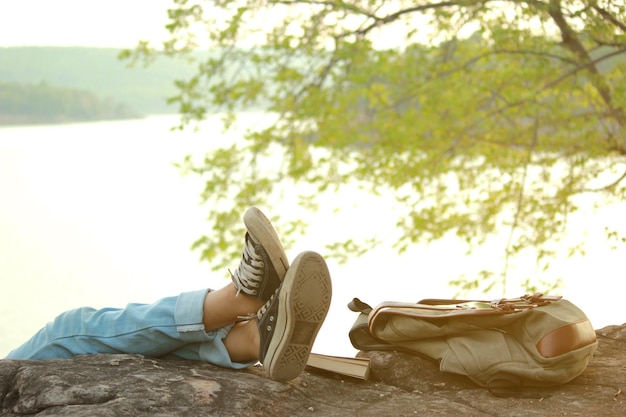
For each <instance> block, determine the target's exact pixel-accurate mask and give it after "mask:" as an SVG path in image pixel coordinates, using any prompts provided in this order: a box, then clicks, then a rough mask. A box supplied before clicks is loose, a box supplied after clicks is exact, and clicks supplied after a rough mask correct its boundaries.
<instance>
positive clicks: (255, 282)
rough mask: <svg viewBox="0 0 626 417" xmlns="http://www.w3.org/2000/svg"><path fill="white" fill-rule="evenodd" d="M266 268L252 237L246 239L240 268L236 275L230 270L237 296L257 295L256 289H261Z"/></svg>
mask: <svg viewBox="0 0 626 417" xmlns="http://www.w3.org/2000/svg"><path fill="white" fill-rule="evenodd" d="M264 266H265V263H264V262H263V257H262V256H261V255H260V254H258V253H257V252H256V250H255V248H254V242H253V241H252V239H251V238H250V237H246V243H245V245H244V247H243V256H242V259H241V262H240V263H239V266H238V267H237V269H236V270H235V273H232V272H231V271H230V269H229V270H228V272H229V273H230V276H231V278H232V280H233V282H234V283H235V287H236V288H237V295H239V293H240V292H242V291H243V292H244V293H246V294H248V295H256V294H257V290H256V289H257V288H259V286H260V284H261V281H262V280H263V273H264Z"/></svg>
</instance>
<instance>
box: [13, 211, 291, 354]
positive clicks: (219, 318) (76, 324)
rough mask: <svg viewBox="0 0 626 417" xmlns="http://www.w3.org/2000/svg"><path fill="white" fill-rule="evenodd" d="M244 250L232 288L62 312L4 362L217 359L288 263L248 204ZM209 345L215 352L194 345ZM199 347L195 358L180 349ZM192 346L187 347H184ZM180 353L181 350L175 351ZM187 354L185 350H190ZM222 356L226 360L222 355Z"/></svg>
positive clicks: (273, 236) (259, 215)
mask: <svg viewBox="0 0 626 417" xmlns="http://www.w3.org/2000/svg"><path fill="white" fill-rule="evenodd" d="M244 223H245V225H246V229H247V232H246V236H245V245H244V249H243V254H242V258H241V262H240V264H239V266H238V267H237V269H235V270H234V272H233V273H232V280H233V283H232V284H228V285H226V286H225V287H224V288H222V289H220V290H217V291H208V290H202V291H195V292H191V293H184V294H181V295H180V296H178V297H168V298H164V299H162V300H159V301H157V302H156V303H154V304H149V305H148V304H129V305H128V306H127V307H126V308H123V309H120V308H106V309H101V310H95V309H93V308H89V307H84V308H79V309H75V310H71V311H68V312H65V313H63V314H61V315H60V316H58V317H57V318H56V319H55V320H54V321H53V322H51V323H49V324H48V325H46V326H45V327H44V328H43V329H41V330H40V331H39V332H38V333H37V334H35V335H34V336H33V337H32V338H31V339H30V340H29V341H27V342H26V343H24V344H23V345H22V346H20V347H18V348H17V349H15V350H14V351H12V352H10V353H9V355H8V356H7V358H13V359H49V358H69V357H72V356H74V355H80V354H94V353H138V354H143V355H147V356H162V355H165V354H168V353H170V352H173V351H179V354H180V355H181V356H185V357H190V358H196V359H202V360H207V361H209V362H212V361H213V360H214V356H215V355H214V352H215V351H218V352H219V355H218V356H219V357H218V359H216V360H215V362H216V363H218V364H226V366H228V365H229V360H225V359H224V352H225V349H223V348H222V347H223V346H221V339H223V338H224V337H226V335H227V334H228V331H229V330H230V328H231V327H232V325H233V323H234V322H235V321H236V319H237V316H239V315H249V314H255V313H256V312H257V310H258V309H259V307H260V306H261V305H262V304H263V303H264V302H266V301H267V299H269V298H270V296H271V295H272V294H273V293H274V292H275V291H276V289H277V288H278V287H279V285H280V283H281V282H282V279H283V277H284V275H285V272H286V270H287V268H288V267H289V263H288V261H287V257H286V255H285V252H284V249H283V247H282V244H281V243H280V240H279V239H278V236H277V234H276V232H275V231H274V229H273V227H272V225H271V223H270V222H269V220H267V218H266V217H265V216H264V215H263V213H261V211H260V210H258V209H257V208H255V207H253V208H251V209H249V210H248V211H247V212H246V213H245V215H244ZM214 342H215V343H217V345H218V347H217V348H213V347H207V346H206V345H205V346H201V345H202V344H211V343H214ZM195 344H199V346H200V348H199V349H197V350H198V352H199V353H201V354H200V355H195V356H194V354H193V352H194V349H192V348H190V349H188V350H187V351H184V349H183V348H184V347H185V346H186V345H195ZM192 347H193V346H192ZM181 349H183V350H181ZM190 352H191V353H190ZM226 356H228V355H226Z"/></svg>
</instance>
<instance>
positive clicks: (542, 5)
mask: <svg viewBox="0 0 626 417" xmlns="http://www.w3.org/2000/svg"><path fill="white" fill-rule="evenodd" d="M168 13H169V17H170V24H169V25H168V29H169V30H170V31H171V35H172V37H171V40H170V41H168V42H166V43H165V44H164V45H163V49H162V50H158V49H156V48H150V47H149V46H148V45H147V44H146V43H141V44H140V46H139V47H138V48H137V49H136V50H135V51H134V58H135V59H139V58H149V59H153V58H154V57H156V56H158V55H159V54H160V53H162V54H164V55H169V56H179V55H185V54H188V53H190V52H191V51H193V50H194V49H196V48H197V47H198V45H200V44H203V45H208V47H210V48H211V50H212V51H214V53H213V54H211V56H210V57H209V58H208V59H206V60H205V61H203V62H200V63H199V65H198V71H197V73H196V74H194V75H193V76H192V77H191V78H189V79H188V80H186V81H178V82H177V85H178V88H179V92H178V94H177V95H176V96H175V97H173V98H172V101H173V102H177V103H178V104H179V106H180V112H181V114H182V120H181V127H182V126H184V125H186V124H193V123H194V122H198V121H201V120H203V119H204V118H206V117H207V115H208V114H210V113H211V112H216V111H227V112H233V110H236V109H239V108H241V107H242V106H243V107H245V106H254V105H259V104H264V105H266V106H267V108H268V109H269V110H270V111H271V112H272V113H273V114H276V115H277V118H276V120H275V121H274V122H273V123H271V124H270V126H269V127H267V128H266V129H261V130H256V131H250V132H248V134H247V135H246V140H245V141H244V142H241V143H237V144H235V145H229V146H232V147H233V148H232V149H230V148H226V147H224V148H220V149H218V150H216V151H215V152H212V153H210V154H208V155H206V157H205V158H204V160H203V161H193V160H192V159H191V158H189V159H187V161H186V163H185V164H184V166H185V168H186V169H188V170H191V171H194V172H197V173H198V174H200V175H203V176H205V177H206V179H207V182H206V189H205V191H204V194H203V195H204V196H205V200H206V202H207V203H208V204H210V205H211V209H210V214H209V219H210V220H211V221H212V225H213V230H212V233H211V234H209V235H207V236H205V237H203V238H201V239H199V240H198V242H196V247H197V248H198V249H200V250H201V251H202V253H203V256H204V257H205V258H206V259H211V260H213V261H214V262H215V266H216V267H222V266H223V264H224V261H225V260H226V259H232V256H233V255H234V253H235V252H236V251H237V250H238V249H234V247H235V246H237V245H238V244H237V245H234V244H233V243H234V241H233V240H234V239H236V240H235V241H237V242H238V241H239V240H240V234H239V233H238V231H240V229H239V227H240V226H239V223H240V213H242V212H243V210H244V209H245V208H246V207H247V206H249V205H252V204H259V205H262V206H264V207H268V206H270V201H272V200H273V198H272V196H275V195H276V193H277V192H278V191H277V189H278V188H279V187H281V185H280V184H292V191H293V192H298V194H299V195H301V196H302V201H303V202H306V204H311V203H310V201H313V203H312V204H311V207H310V208H312V209H314V208H315V202H316V201H317V200H316V195H319V193H321V192H323V191H325V190H328V189H338V190H341V189H342V187H344V186H345V185H346V184H348V183H355V182H356V183H359V184H361V185H362V186H363V187H366V188H367V189H368V190H370V191H371V192H373V193H378V192H380V193H392V194H393V195H394V196H395V198H396V202H397V207H398V208H399V212H398V213H399V214H398V217H397V228H398V229H399V231H400V232H401V237H400V238H399V239H398V241H397V242H396V248H397V249H398V251H403V250H405V249H407V248H408V247H409V245H414V244H416V243H424V242H430V241H432V240H435V239H439V238H441V237H442V236H444V235H446V234H448V233H455V234H456V235H457V236H458V237H459V238H461V239H463V240H464V241H465V242H466V243H467V245H468V249H469V250H470V251H471V250H472V249H473V248H476V247H478V246H480V245H481V244H483V243H484V242H485V241H486V239H487V238H488V237H489V236H492V235H493V234H494V233H495V231H496V230H502V227H507V228H509V230H510V238H509V240H508V242H507V244H506V245H505V247H504V248H503V253H502V255H503V258H504V265H505V267H504V270H503V271H502V272H499V273H494V272H493V271H490V270H488V269H489V268H491V269H493V268H494V267H495V262H496V260H497V257H495V256H494V265H489V266H488V268H487V270H486V271H484V274H483V276H484V277H486V279H485V280H482V281H476V280H473V279H471V280H461V281H460V282H457V284H458V285H461V286H464V287H466V288H472V287H475V286H477V285H483V286H486V287H487V288H488V289H490V288H491V287H492V286H493V285H495V284H498V285H501V286H502V287H506V274H507V271H506V265H507V263H508V261H509V260H510V259H511V257H514V256H518V255H521V254H524V253H527V252H528V251H534V253H535V259H536V262H537V264H538V266H539V267H541V268H546V267H547V265H548V263H549V260H550V259H551V258H552V257H554V256H556V254H557V249H558V247H559V242H560V240H561V239H562V237H563V236H564V233H565V232H566V230H567V224H568V216H571V214H572V213H574V212H576V210H577V209H578V207H579V203H578V200H577V196H578V195H580V194H581V193H586V192H589V191H592V190H595V191H598V192H600V193H602V198H607V199H609V200H611V199H612V200H613V201H624V199H625V197H626V191H625V188H624V185H623V179H624V178H625V177H626V172H625V169H626V168H625V165H624V157H625V156H626V137H625V124H626V116H625V113H624V107H625V105H626V79H625V78H626V77H625V75H626V74H625V69H626V66H625V65H624V62H625V60H624V57H625V53H626V25H624V23H623V22H626V6H624V4H623V3H622V2H619V1H615V0H546V1H537V0H504V1H499V2H493V1H482V0H481V1H476V0H453V1H443V2H432V1H427V0H417V1H415V0H411V1H408V0H397V1H385V0H355V1H351V2H344V1H341V0H340V1H334V0H332V1H317V0H313V1H300V0H281V1H273V0H265V1H258V0H247V1H246V0H221V1H215V2H200V1H187V0H176V1H175V4H174V5H173V7H172V9H170V10H169V11H168ZM391 43H393V45H392V44H391ZM129 55H130V54H129ZM235 117H236V115H235V114H234V113H232V114H229V116H228V117H227V118H226V119H225V120H226V127H229V126H231V123H233V121H234V120H235ZM277 147H278V148H277ZM277 149H280V152H281V155H282V158H283V159H282V163H279V164H267V162H266V161H267V160H268V158H271V157H272V155H275V154H276V152H277ZM283 186H284V185H283ZM609 226H610V228H609V231H608V233H609V235H611V236H613V235H614V234H615V233H618V235H619V236H621V234H620V233H623V230H621V231H620V230H619V229H618V228H617V226H615V225H609ZM301 227H302V224H301V223H298V224H297V225H294V231H296V230H302V229H301ZM339 248H345V249H347V250H351V249H355V250H363V246H362V245H359V244H357V245H356V246H355V245H354V242H350V241H348V242H344V244H335V245H334V246H333V249H334V250H338V249H339ZM227 249H229V250H230V252H229V251H228V250H227ZM570 249H571V252H573V251H575V250H576V249H577V248H576V247H574V248H570ZM528 285H529V286H532V283H529V284H528ZM502 290H503V292H505V291H506V288H502Z"/></svg>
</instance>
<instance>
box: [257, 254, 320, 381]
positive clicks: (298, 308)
mask: <svg viewBox="0 0 626 417" xmlns="http://www.w3.org/2000/svg"><path fill="white" fill-rule="evenodd" d="M331 296H332V284H331V281H330V274H329V272H328V267H327V266H326V262H325V261H324V258H322V257H321V256H320V255H319V254H317V253H315V252H303V253H301V254H300V255H298V256H297V257H296V259H294V261H293V264H292V265H291V268H289V270H288V271H287V275H286V276H285V280H284V281H283V284H282V285H281V287H280V288H279V290H278V291H277V292H276V294H275V295H273V296H272V297H271V298H270V300H269V301H268V302H267V303H266V304H265V305H264V306H263V307H262V308H261V309H260V310H259V312H258V313H257V326H258V327H259V336H260V352H259V360H260V362H261V363H262V364H263V367H264V368H265V370H266V372H267V374H268V376H269V377H270V378H272V379H274V380H278V381H286V380H290V379H294V378H296V377H297V376H298V375H300V373H301V372H302V371H303V370H304V368H305V366H306V364H307V361H308V359H309V354H310V353H311V347H312V346H313V342H314V341H315V337H316V336H317V333H318V331H319V329H320V327H321V326H322V323H323V322H324V319H325V318H326V314H327V313H328V309H329V308H330V299H331Z"/></svg>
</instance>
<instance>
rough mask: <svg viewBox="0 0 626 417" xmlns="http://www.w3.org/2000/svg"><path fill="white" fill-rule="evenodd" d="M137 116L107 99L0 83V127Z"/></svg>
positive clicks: (47, 86)
mask: <svg viewBox="0 0 626 417" xmlns="http://www.w3.org/2000/svg"><path fill="white" fill-rule="evenodd" d="M137 117H140V115H139V113H137V112H136V111H134V110H133V109H131V108H130V107H129V106H128V105H126V104H124V103H118V102H115V101H114V100H113V99H111V98H108V97H107V98H104V99H102V98H99V97H98V96H96V95H95V94H94V93H92V92H89V91H85V90H77V89H71V88H62V87H56V86H52V85H50V84H48V83H46V82H43V81H42V82H39V83H36V84H22V83H16V82H11V83H7V82H1V81H0V125H14V124H38V123H61V122H76V121H90V120H107V119H130V118H137Z"/></svg>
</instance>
